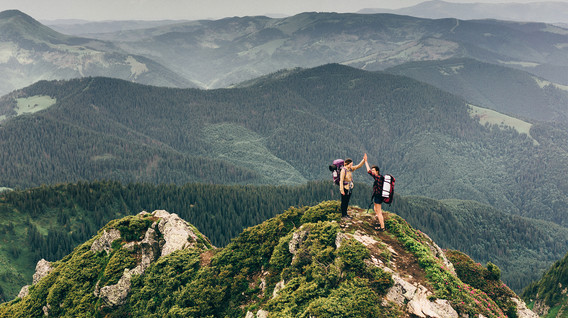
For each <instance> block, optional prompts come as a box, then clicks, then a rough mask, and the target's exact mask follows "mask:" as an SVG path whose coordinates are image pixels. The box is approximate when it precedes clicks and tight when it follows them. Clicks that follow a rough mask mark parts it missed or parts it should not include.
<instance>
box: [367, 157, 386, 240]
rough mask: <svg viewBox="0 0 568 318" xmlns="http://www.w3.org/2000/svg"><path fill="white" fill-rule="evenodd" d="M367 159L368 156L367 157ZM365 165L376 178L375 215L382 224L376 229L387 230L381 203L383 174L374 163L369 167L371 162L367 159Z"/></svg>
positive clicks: (374, 188)
mask: <svg viewBox="0 0 568 318" xmlns="http://www.w3.org/2000/svg"><path fill="white" fill-rule="evenodd" d="M365 159H366V158H365ZM365 166H366V167H367V173H368V174H369V175H371V177H373V179H375V182H373V202H374V207H373V208H374V210H375V215H376V216H377V220H378V221H379V224H380V226H379V227H376V226H375V230H378V231H384V230H385V220H384V218H383V208H382V206H381V203H383V196H382V195H381V192H382V190H383V189H382V184H383V176H381V173H380V170H379V167H378V166H376V165H373V166H372V167H369V163H368V162H367V160H365Z"/></svg>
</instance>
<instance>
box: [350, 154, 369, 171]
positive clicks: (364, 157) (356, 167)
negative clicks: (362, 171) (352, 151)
mask: <svg viewBox="0 0 568 318" xmlns="http://www.w3.org/2000/svg"><path fill="white" fill-rule="evenodd" d="M365 162H367V154H365V155H364V156H363V159H362V160H361V162H359V164H358V165H356V166H353V171H355V170H357V169H359V168H361V167H362V166H363V164H364V163H365Z"/></svg>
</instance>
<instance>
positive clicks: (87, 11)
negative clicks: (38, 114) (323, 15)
mask: <svg viewBox="0 0 568 318" xmlns="http://www.w3.org/2000/svg"><path fill="white" fill-rule="evenodd" d="M423 1H424V0H0V11H4V10H12V9H17V10H20V11H22V12H24V13H26V14H28V15H30V16H31V17H33V18H34V19H36V20H42V21H46V20H57V19H80V20H90V21H105V20H197V19H219V18H224V17H233V16H253V15H269V16H283V15H294V14H297V13H300V12H306V11H318V12H342V13H343V12H357V11H359V10H360V9H363V8H381V9H398V8H403V7H409V6H413V5H415V4H418V3H420V2H423ZM445 1H447V2H456V3H472V2H484V3H504V2H516V3H528V2H538V1H541V0H445ZM554 1H557V2H567V3H568V0H554Z"/></svg>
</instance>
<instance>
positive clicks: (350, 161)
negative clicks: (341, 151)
mask: <svg viewBox="0 0 568 318" xmlns="http://www.w3.org/2000/svg"><path fill="white" fill-rule="evenodd" d="M352 164H353V159H351V158H347V159H345V163H344V165H345V166H346V167H349V165H352Z"/></svg>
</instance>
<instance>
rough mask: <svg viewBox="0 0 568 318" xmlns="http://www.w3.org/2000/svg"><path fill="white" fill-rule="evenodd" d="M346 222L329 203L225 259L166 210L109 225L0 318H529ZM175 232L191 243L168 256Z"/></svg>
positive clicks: (405, 231) (363, 226)
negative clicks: (102, 317) (45, 316)
mask: <svg viewBox="0 0 568 318" xmlns="http://www.w3.org/2000/svg"><path fill="white" fill-rule="evenodd" d="M351 213H352V214H353V215H354V216H355V218H354V219H353V220H351V221H347V222H345V221H343V220H340V219H339V204H338V203H337V202H323V203H321V204H319V205H317V206H313V207H306V208H302V209H295V208H291V209H289V210H288V211H286V212H284V213H283V214H281V215H278V216H276V217H275V218H273V219H270V220H268V221H265V222H264V223H263V224H261V225H258V226H255V227H252V228H249V229H246V230H245V231H244V232H243V233H242V234H241V235H240V236H239V237H237V238H236V239H235V240H234V241H233V242H232V243H231V244H230V245H229V246H227V247H226V248H224V249H210V248H211V246H210V245H209V244H207V239H206V238H204V237H203V236H201V235H199V233H198V232H197V231H196V230H195V229H192V228H191V226H190V225H189V224H184V222H183V221H182V220H180V219H178V218H177V216H176V215H170V214H169V213H167V212H165V211H155V212H153V213H152V214H149V213H146V214H140V215H138V216H134V217H128V218H125V219H121V220H116V221H114V222H111V223H109V224H108V225H107V226H105V228H103V229H102V230H101V231H99V233H98V235H97V236H95V237H93V238H92V239H91V240H89V241H88V242H86V243H84V244H83V245H81V246H79V247H77V248H76V249H75V251H74V252H73V253H72V254H70V255H69V256H67V257H66V258H64V259H63V260H61V261H59V262H55V263H47V264H46V263H45V262H40V263H38V271H36V274H37V276H36V277H37V278H38V280H37V281H35V283H34V285H32V286H31V287H28V288H24V289H23V292H22V293H21V295H20V296H21V298H20V299H16V300H15V301H12V302H10V303H7V304H3V305H0V316H2V317H4V316H12V317H18V316H30V315H32V316H33V315H41V314H42V313H43V314H49V315H50V316H55V317H58V316H65V317H67V316H69V317H70V316H73V315H77V314H79V313H81V314H85V313H88V314H90V315H111V316H115V315H116V316H120V315H124V314H126V313H128V314H129V315H132V316H134V317H142V316H145V317H146V316H167V315H170V316H199V317H204V316H212V317H224V316H232V317H244V316H248V317H251V316H252V317H254V316H255V314H256V316H257V317H258V316H260V315H264V316H266V314H268V313H270V314H271V315H273V316H298V317H301V316H317V317H337V316H345V317H376V316H401V315H403V316H411V315H417V316H423V317H425V316H426V315H429V316H431V315H432V313H436V314H438V315H441V316H452V317H453V316H455V317H457V316H458V315H462V316H463V315H466V314H467V315H470V316H471V315H477V314H483V315H484V316H485V317H504V316H505V313H506V314H508V315H511V314H513V313H515V314H517V315H518V316H519V317H536V316H535V315H534V313H532V314H531V312H530V311H528V310H526V308H524V304H523V303H522V302H520V301H519V300H518V297H517V296H516V295H515V294H514V293H513V292H512V291H511V290H509V289H508V288H506V287H504V286H503V285H502V283H500V282H499V269H498V268H496V267H495V266H493V265H488V268H487V269H484V268H483V267H481V268H480V269H481V272H478V273H475V272H473V271H470V268H473V269H477V270H479V268H475V266H472V265H473V262H471V260H469V259H468V258H467V256H465V255H461V254H456V253H454V254H452V256H451V257H450V259H454V261H455V260H459V262H456V263H455V272H454V265H453V264H452V263H450V261H448V259H447V258H446V256H445V255H444V253H443V252H442V250H441V249H439V248H438V247H437V246H436V245H435V244H434V243H433V242H432V241H431V240H430V239H429V238H428V237H427V236H425V235H424V234H421V233H419V232H417V231H415V230H414V229H412V228H411V227H409V226H408V224H407V223H406V222H405V221H404V220H403V219H401V218H400V217H398V216H396V215H394V214H387V218H386V222H387V223H386V224H387V228H388V232H389V234H386V233H379V232H374V231H373V230H371V229H370V228H371V223H372V221H371V217H369V216H367V215H365V214H362V213H361V212H360V211H357V210H352V211H351ZM158 221H159V222H158ZM340 225H341V226H340ZM179 227H183V228H185V229H188V231H189V232H185V231H179V230H178V228H179ZM166 229H170V230H172V231H167V230H166ZM180 232H181V233H187V236H186V237H189V238H191V239H190V241H189V244H188V242H187V241H185V242H183V241H182V242H180V243H181V244H179V245H176V246H169V245H168V244H169V243H170V242H171V241H173V239H174V238H175V235H176V234H178V233H180ZM160 241H162V242H165V245H164V247H162V248H161V249H160V248H159V246H161V245H160V244H159V242H160ZM166 247H171V249H166ZM165 251H167V252H165ZM140 256H141V258H140ZM146 260H147V261H146ZM464 261H465V262H464ZM456 272H457V275H456V274H455V273H456ZM409 274H412V276H410V277H409ZM459 277H462V278H463V279H465V280H467V281H470V283H472V284H473V285H476V286H478V287H477V288H481V289H477V288H476V287H473V286H472V285H469V284H467V283H464V282H462V280H460V278H459ZM480 281H484V282H485V283H483V284H479V282H480ZM409 291H410V292H409ZM488 295H490V296H488Z"/></svg>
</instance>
